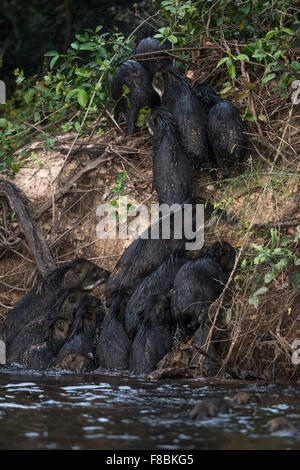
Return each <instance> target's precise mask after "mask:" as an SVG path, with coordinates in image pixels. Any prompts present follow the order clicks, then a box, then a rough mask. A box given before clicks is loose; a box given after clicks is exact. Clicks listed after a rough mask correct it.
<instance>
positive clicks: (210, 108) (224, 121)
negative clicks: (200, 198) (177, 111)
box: [193, 83, 248, 177]
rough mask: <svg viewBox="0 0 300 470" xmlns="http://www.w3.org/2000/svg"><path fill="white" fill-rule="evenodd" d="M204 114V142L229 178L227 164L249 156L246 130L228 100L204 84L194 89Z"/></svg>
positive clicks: (240, 160)
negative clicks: (206, 139)
mask: <svg viewBox="0 0 300 470" xmlns="http://www.w3.org/2000/svg"><path fill="white" fill-rule="evenodd" d="M193 91H194V93H195V95H196V96H197V97H198V98H199V100H200V106H201V107H202V108H203V109H205V110H206V112H207V114H208V117H207V138H208V142H209V144H210V146H211V148H212V151H213V154H214V157H215V159H216V163H217V165H218V167H219V168H220V169H221V170H222V173H223V177H228V176H229V174H230V173H229V170H228V168H227V164H228V163H230V162H234V163H242V162H243V161H244V159H245V157H246V154H247V152H248V139H247V137H246V135H245V132H246V128H245V125H244V124H243V121H242V119H241V116H240V113H239V111H238V109H237V108H236V107H235V106H234V105H233V104H232V103H231V102H230V101H228V100H226V99H223V98H220V97H219V96H217V94H216V92H215V90H214V89H213V88H212V87H211V86H210V85H209V84H208V83H203V84H200V85H197V86H196V87H195V88H193Z"/></svg>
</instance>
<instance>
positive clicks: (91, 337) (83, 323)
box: [51, 296, 104, 372]
mask: <svg viewBox="0 0 300 470" xmlns="http://www.w3.org/2000/svg"><path fill="white" fill-rule="evenodd" d="M103 315H104V311H103V310H102V309H101V308H100V309H99V302H98V301H97V298H95V297H92V296H86V297H85V298H84V299H83V300H82V302H81V304H80V306H79V309H78V311H77V312H76V316H75V319H74V325H73V328H72V332H71V334H70V337H69V339H68V341H67V342H66V343H65V344H64V345H63V347H62V348H61V349H60V351H59V353H58V355H57V358H56V360H55V361H54V363H52V364H51V367H55V368H65V369H66V368H71V370H74V371H75V369H76V372H80V370H79V365H80V364H82V367H86V366H87V364H88V365H89V367H90V368H92V367H95V362H94V359H95V352H96V341H97V332H98V331H99V328H100V326H101V324H102V321H103ZM85 359H87V360H88V361H87V362H86V360H85ZM68 365H69V366H70V367H68Z"/></svg>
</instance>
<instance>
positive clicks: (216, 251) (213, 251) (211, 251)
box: [208, 242, 223, 260]
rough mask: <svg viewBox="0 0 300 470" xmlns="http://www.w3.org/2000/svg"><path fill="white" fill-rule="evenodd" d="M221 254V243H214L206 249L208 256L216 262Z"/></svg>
mask: <svg viewBox="0 0 300 470" xmlns="http://www.w3.org/2000/svg"><path fill="white" fill-rule="evenodd" d="M222 254H223V249H222V243H220V242H216V243H214V244H213V245H211V246H210V247H209V248H208V255H209V256H210V257H211V258H213V259H215V260H217V259H219V258H220V257H221V256H222Z"/></svg>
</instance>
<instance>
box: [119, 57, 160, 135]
mask: <svg viewBox="0 0 300 470" xmlns="http://www.w3.org/2000/svg"><path fill="white" fill-rule="evenodd" d="M110 86H111V93H112V97H113V99H114V100H115V101H116V102H117V103H116V106H115V118H116V119H118V117H119V114H120V112H121V111H123V112H124V114H125V117H126V123H127V132H128V134H133V133H134V132H135V131H136V125H135V124H136V120H137V116H138V112H139V110H140V109H141V108H143V107H144V106H150V108H153V107H155V106H158V105H159V97H158V95H157V93H156V92H155V91H154V90H153V88H152V86H151V81H150V78H149V75H148V73H147V71H146V70H145V69H144V67H143V66H142V65H141V64H139V63H138V62H136V61H135V60H132V59H129V60H126V61H125V62H123V64H121V65H120V66H119V67H117V71H116V74H115V75H114V76H113V77H112V79H111V83H110ZM124 86H126V87H127V88H129V93H128V94H127V95H126V96H124Z"/></svg>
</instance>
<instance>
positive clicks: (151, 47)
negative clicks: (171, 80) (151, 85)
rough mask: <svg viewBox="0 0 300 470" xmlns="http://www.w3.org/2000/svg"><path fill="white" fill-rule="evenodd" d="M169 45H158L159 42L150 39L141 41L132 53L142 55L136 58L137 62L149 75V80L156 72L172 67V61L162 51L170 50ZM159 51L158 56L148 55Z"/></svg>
mask: <svg viewBox="0 0 300 470" xmlns="http://www.w3.org/2000/svg"><path fill="white" fill-rule="evenodd" d="M171 48H172V46H171V44H170V43H164V44H162V45H161V44H160V42H159V40H158V39H156V38H152V37H147V38H144V39H142V40H141V41H140V42H139V44H138V45H137V47H136V49H135V50H134V51H133V55H134V56H135V55H136V54H144V55H142V56H140V57H136V59H135V60H137V61H138V62H139V63H140V64H141V65H142V66H143V67H144V68H145V69H146V70H147V72H148V73H149V76H150V79H151V80H152V78H153V77H154V75H155V74H156V72H158V71H160V70H164V69H165V68H167V67H170V66H171V65H172V59H171V58H170V57H169V56H168V54H167V53H166V52H164V50H166V49H171ZM155 51H160V54H152V55H151V54H149V55H147V54H146V53H147V52H149V53H151V52H155Z"/></svg>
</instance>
